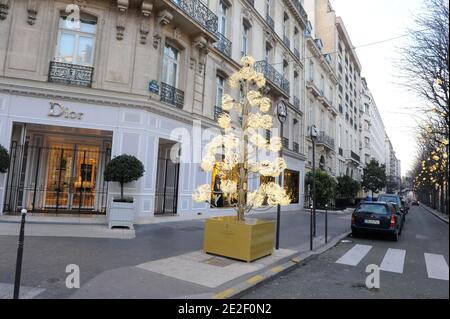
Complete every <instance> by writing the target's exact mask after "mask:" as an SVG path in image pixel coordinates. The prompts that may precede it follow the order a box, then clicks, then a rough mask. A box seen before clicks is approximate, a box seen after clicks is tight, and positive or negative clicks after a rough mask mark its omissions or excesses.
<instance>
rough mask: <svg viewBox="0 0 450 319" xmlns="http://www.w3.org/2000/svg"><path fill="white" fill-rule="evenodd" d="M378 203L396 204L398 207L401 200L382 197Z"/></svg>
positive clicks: (393, 197)
mask: <svg viewBox="0 0 450 319" xmlns="http://www.w3.org/2000/svg"><path fill="white" fill-rule="evenodd" d="M378 201H379V202H386V203H396V204H397V205H400V198H398V197H396V196H380V197H378Z"/></svg>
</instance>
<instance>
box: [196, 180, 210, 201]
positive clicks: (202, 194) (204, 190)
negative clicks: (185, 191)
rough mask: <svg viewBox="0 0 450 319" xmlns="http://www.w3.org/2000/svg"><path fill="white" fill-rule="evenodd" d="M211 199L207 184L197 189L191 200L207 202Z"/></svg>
mask: <svg viewBox="0 0 450 319" xmlns="http://www.w3.org/2000/svg"><path fill="white" fill-rule="evenodd" d="M210 198H211V186H210V185H208V184H203V185H200V186H199V187H197V189H196V190H195V192H194V194H192V199H193V200H194V201H196V202H199V203H200V202H207V201H209V200H210Z"/></svg>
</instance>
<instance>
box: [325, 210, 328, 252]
mask: <svg viewBox="0 0 450 319" xmlns="http://www.w3.org/2000/svg"><path fill="white" fill-rule="evenodd" d="M325 243H328V204H325Z"/></svg>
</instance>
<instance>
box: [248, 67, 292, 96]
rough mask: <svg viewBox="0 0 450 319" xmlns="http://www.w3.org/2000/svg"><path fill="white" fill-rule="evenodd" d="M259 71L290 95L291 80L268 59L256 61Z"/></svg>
mask: <svg viewBox="0 0 450 319" xmlns="http://www.w3.org/2000/svg"><path fill="white" fill-rule="evenodd" d="M255 69H256V71H257V72H260V73H263V74H264V76H265V77H266V79H268V80H269V81H270V82H272V83H273V84H274V85H275V86H276V87H278V88H279V89H280V90H282V91H283V92H284V93H286V94H287V95H289V81H288V80H286V78H285V77H284V76H283V75H282V74H281V73H280V72H278V71H277V70H275V68H274V67H273V66H271V65H270V64H269V63H268V62H267V61H264V60H263V61H258V62H256V63H255Z"/></svg>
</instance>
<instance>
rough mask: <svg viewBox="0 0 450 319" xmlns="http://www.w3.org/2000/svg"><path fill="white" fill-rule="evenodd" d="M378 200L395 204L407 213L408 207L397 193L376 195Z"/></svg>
mask: <svg viewBox="0 0 450 319" xmlns="http://www.w3.org/2000/svg"><path fill="white" fill-rule="evenodd" d="M378 201H379V202H386V203H394V204H397V205H398V207H400V211H401V212H402V213H404V214H405V215H406V214H408V211H409V209H408V207H407V205H406V203H405V201H403V200H402V199H401V197H400V196H399V195H397V194H381V195H380V196H378Z"/></svg>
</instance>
